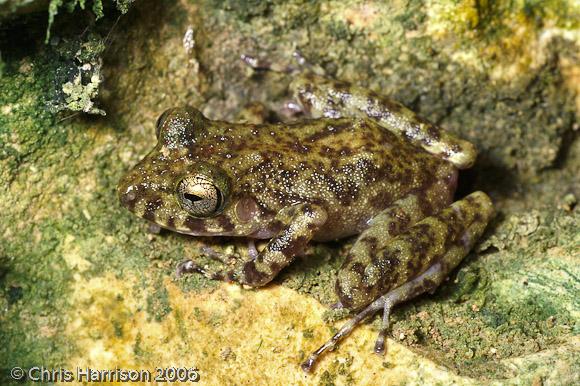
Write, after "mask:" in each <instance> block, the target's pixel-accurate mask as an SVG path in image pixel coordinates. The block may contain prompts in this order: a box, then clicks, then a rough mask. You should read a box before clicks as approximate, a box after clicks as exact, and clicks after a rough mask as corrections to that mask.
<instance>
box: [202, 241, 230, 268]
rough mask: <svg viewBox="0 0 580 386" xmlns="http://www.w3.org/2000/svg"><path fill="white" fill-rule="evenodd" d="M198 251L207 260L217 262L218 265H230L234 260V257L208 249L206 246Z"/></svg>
mask: <svg viewBox="0 0 580 386" xmlns="http://www.w3.org/2000/svg"><path fill="white" fill-rule="evenodd" d="M199 251H200V252H201V253H202V254H203V255H206V256H208V257H209V258H211V259H213V260H215V261H219V262H220V263H222V264H225V265H231V264H232V262H233V261H235V260H236V257H235V256H234V255H230V254H224V253H220V252H217V251H216V250H214V249H213V248H212V247H208V246H207V245H204V246H203V247H200V248H199Z"/></svg>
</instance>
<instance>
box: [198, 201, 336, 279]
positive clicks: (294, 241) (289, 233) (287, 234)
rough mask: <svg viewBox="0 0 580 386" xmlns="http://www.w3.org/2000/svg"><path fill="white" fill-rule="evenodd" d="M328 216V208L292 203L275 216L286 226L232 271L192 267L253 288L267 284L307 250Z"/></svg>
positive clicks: (212, 275)
mask: <svg viewBox="0 0 580 386" xmlns="http://www.w3.org/2000/svg"><path fill="white" fill-rule="evenodd" d="M326 218H327V214H326V211H325V210H324V209H323V208H322V207H320V206H318V205H315V204H297V205H294V206H291V207H290V208H288V209H284V210H282V211H280V213H279V214H278V215H277V216H276V218H275V221H279V222H281V223H282V224H285V226H284V228H283V229H282V230H281V231H280V232H279V233H278V234H277V235H276V236H275V237H274V238H272V239H271V240H270V242H269V243H268V244H267V245H266V247H265V248H264V249H263V250H262V251H261V252H259V253H257V255H256V254H255V253H252V252H250V256H249V258H248V259H247V260H244V261H241V262H240V263H239V264H237V265H236V266H235V267H234V268H233V269H229V270H223V271H218V272H207V271H205V270H203V269H201V268H200V267H197V266H195V265H194V264H193V263H192V264H190V265H191V266H190V267H189V268H190V269H192V270H196V271H200V272H202V273H204V274H205V275H206V276H208V277H210V278H211V279H217V280H224V281H236V282H239V283H240V284H245V285H249V286H252V287H259V286H263V285H265V284H267V283H269V282H270V281H271V280H272V279H273V278H274V277H276V275H277V274H278V272H280V271H281V270H282V269H283V268H284V267H286V266H287V265H288V264H290V263H291V262H292V260H294V257H295V256H297V255H299V254H300V253H301V252H302V251H304V249H305V248H306V246H307V245H308V243H309V242H310V240H312V237H313V236H314V234H315V233H316V231H318V229H320V227H321V226H322V225H323V224H324V223H325V222H326Z"/></svg>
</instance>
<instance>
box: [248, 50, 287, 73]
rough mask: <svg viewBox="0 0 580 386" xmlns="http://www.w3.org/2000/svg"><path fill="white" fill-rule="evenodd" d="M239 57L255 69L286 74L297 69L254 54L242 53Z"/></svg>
mask: <svg viewBox="0 0 580 386" xmlns="http://www.w3.org/2000/svg"><path fill="white" fill-rule="evenodd" d="M240 59H241V60H242V62H244V63H245V64H247V65H248V66H249V67H251V68H252V69H254V70H256V71H274V72H284V73H288V74H289V73H292V72H295V71H297V69H296V68H294V67H292V66H289V65H282V64H278V63H272V62H270V61H269V60H267V59H263V58H258V57H256V56H251V55H246V54H242V55H241V56H240Z"/></svg>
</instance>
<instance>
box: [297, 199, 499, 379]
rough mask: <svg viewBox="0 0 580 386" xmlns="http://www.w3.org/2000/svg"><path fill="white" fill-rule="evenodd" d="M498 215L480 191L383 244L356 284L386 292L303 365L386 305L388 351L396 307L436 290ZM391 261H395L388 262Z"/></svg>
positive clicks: (379, 349) (380, 343)
mask: <svg viewBox="0 0 580 386" xmlns="http://www.w3.org/2000/svg"><path fill="white" fill-rule="evenodd" d="M493 213H494V210H493V205H492V203H491V201H490V199H489V197H488V196H487V195H486V194H485V193H483V192H475V193H472V194H471V195H469V196H467V197H465V198H464V199H462V200H460V201H457V202H455V203H453V204H452V205H451V206H449V207H448V208H446V209H444V210H442V211H441V212H439V213H437V214H436V215H433V216H430V217H427V218H425V219H423V220H421V221H419V222H418V223H416V224H415V225H413V226H411V227H410V228H408V229H407V230H406V231H403V232H402V233H400V234H399V235H398V236H396V237H395V238H393V239H392V240H390V241H389V242H388V243H387V244H386V245H385V246H384V248H382V249H381V250H377V251H376V255H377V256H378V257H379V258H377V259H376V260H375V261H374V262H373V263H372V264H371V265H369V266H367V267H366V268H365V269H364V276H363V277H362V278H361V279H360V280H359V281H360V283H356V285H357V286H359V284H360V285H361V286H362V288H363V290H365V291H366V292H368V293H373V292H376V291H378V290H380V289H381V288H384V292H383V295H382V296H380V297H378V298H377V299H376V300H374V301H373V302H371V303H370V305H368V306H366V307H365V308H363V309H362V311H360V312H359V313H358V314H357V315H356V316H354V317H353V318H352V319H351V320H350V321H349V322H348V323H347V324H345V325H344V326H343V327H342V328H341V329H340V330H339V331H338V332H337V333H336V334H335V335H334V336H333V337H332V338H331V339H330V340H328V341H327V342H326V343H324V344H323V345H322V346H321V347H320V348H318V349H317V350H316V351H314V352H313V353H312V354H311V355H310V356H309V357H308V359H307V360H306V361H305V362H304V363H302V365H301V367H302V369H303V370H304V371H310V369H311V368H312V366H313V365H314V364H315V363H316V362H317V360H318V358H319V356H320V355H321V354H322V353H324V352H325V351H327V350H332V349H334V347H335V346H336V344H337V343H338V342H339V341H340V340H342V339H343V338H345V337H346V336H347V335H349V334H350V332H351V331H352V330H353V329H354V328H355V327H356V326H357V325H358V324H359V323H360V322H361V321H363V320H364V319H365V318H367V317H369V316H372V315H373V314H375V313H376V312H377V311H379V310H381V309H382V310H383V311H384V314H383V320H382V325H381V328H380V330H379V335H378V338H377V341H376V343H375V352H376V353H378V354H381V353H383V352H384V346H385V334H386V331H387V329H388V327H389V318H390V313H391V310H392V308H393V307H394V306H396V305H397V304H399V303H401V302H404V301H406V300H409V299H412V298H414V297H416V296H418V295H420V294H422V293H425V292H429V291H433V290H434V289H435V288H437V287H438V286H439V284H441V282H442V281H443V280H444V279H445V277H447V275H449V273H450V272H451V271H452V270H453V269H454V268H455V267H456V266H457V265H458V264H459V262H460V261H461V260H462V259H463V257H464V256H465V255H467V253H468V252H469V251H470V250H471V248H472V247H473V245H474V244H475V242H476V240H477V239H478V238H479V237H480V236H481V234H482V233H483V231H484V229H485V227H486V225H487V223H488V222H489V220H490V219H491V217H492V216H493ZM426 240H430V241H431V245H428V244H426V243H425V241H426ZM387 261H391V262H394V263H393V264H386V262H387ZM397 267H399V269H398V268H397ZM381 269H382V270H383V272H381V274H380V275H379V276H380V279H379V280H378V281H374V279H373V277H376V276H377V271H380V270H381ZM385 269H387V270H388V269H391V270H392V271H393V272H388V271H385ZM390 273H391V274H394V276H396V277H397V279H394V278H393V277H392V276H393V275H390ZM405 276H406V277H405ZM393 280H394V282H393ZM389 283H392V284H395V285H394V286H391V285H390V284H389ZM397 283H398V284H397ZM371 287H373V288H371Z"/></svg>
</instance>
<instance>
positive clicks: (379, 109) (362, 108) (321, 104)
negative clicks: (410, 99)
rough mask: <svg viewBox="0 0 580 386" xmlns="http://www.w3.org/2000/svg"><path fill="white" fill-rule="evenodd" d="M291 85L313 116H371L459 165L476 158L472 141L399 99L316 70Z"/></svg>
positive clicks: (299, 77)
mask: <svg viewBox="0 0 580 386" xmlns="http://www.w3.org/2000/svg"><path fill="white" fill-rule="evenodd" d="M290 88H291V89H292V91H293V93H294V98H295V99H296V100H297V101H298V102H299V104H300V105H301V107H302V110H303V111H304V112H305V113H306V114H309V115H311V116H312V117H313V118H319V117H326V118H342V117H360V118H369V119H372V120H374V121H377V122H378V123H379V124H380V125H381V126H382V127H384V128H385V129H386V130H389V131H390V132H392V133H394V134H396V135H398V136H400V137H404V138H405V139H407V140H408V141H410V142H412V143H413V144H415V145H416V146H418V147H422V148H423V149H424V150H426V151H427V152H429V153H431V154H433V155H435V156H437V157H439V158H442V159H445V160H447V161H449V162H451V163H452V164H453V165H455V166H456V167H457V168H459V169H466V168H469V167H471V166H472V165H473V163H474V162H475V158H476V155H477V152H476V150H475V147H474V146H473V145H472V144H471V143H469V142H467V141H465V140H462V139H460V138H457V137H456V136H454V135H453V134H451V133H448V132H446V131H445V130H443V129H441V128H440V127H438V126H437V125H435V124H433V123H431V122H429V121H427V120H426V119H424V118H422V117H420V116H419V115H417V114H416V113H415V112H413V111H411V110H410V109H408V108H407V107H405V106H403V105H402V104H401V103H399V102H397V101H394V100H392V99H389V98H387V97H384V96H381V95H378V94H376V93H374V92H371V91H369V90H366V89H364V88H361V87H355V86H353V85H351V84H348V83H345V82H340V81H336V80H333V79H328V78H325V77H322V76H317V75H315V74H312V73H308V74H304V75H301V76H297V77H295V79H294V81H293V82H292V83H291V85H290Z"/></svg>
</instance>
